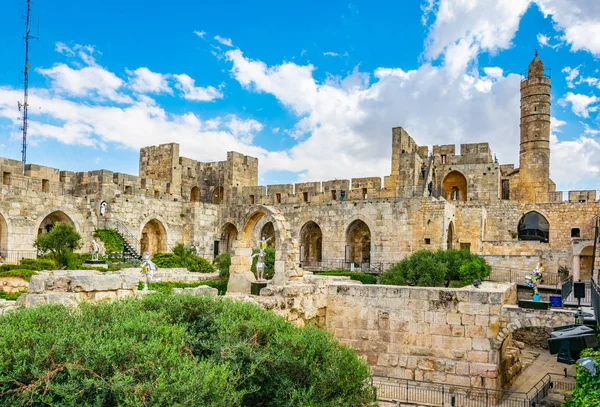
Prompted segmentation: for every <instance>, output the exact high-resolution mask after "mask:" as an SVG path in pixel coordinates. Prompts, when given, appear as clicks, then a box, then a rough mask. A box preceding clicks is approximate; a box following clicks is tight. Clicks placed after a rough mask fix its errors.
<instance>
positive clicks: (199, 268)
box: [152, 243, 215, 273]
mask: <svg viewBox="0 0 600 407" xmlns="http://www.w3.org/2000/svg"><path fill="white" fill-rule="evenodd" d="M152 261H153V262H154V264H156V265H157V266H158V267H159V268H187V269H188V271H191V272H196V273H214V271H215V267H214V266H213V265H212V264H211V263H210V262H209V261H208V260H206V259H205V258H203V257H200V256H196V255H195V254H193V253H192V251H191V250H190V249H189V248H187V247H185V246H184V245H182V244H181V243H178V244H177V245H176V246H175V247H174V248H173V252H172V253H155V254H154V255H153V256H152Z"/></svg>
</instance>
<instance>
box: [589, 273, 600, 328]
mask: <svg viewBox="0 0 600 407" xmlns="http://www.w3.org/2000/svg"><path fill="white" fill-rule="evenodd" d="M590 302H591V305H592V307H593V308H594V315H595V316H596V322H597V323H599V324H600V288H599V287H598V284H596V282H595V281H594V280H592V281H591V284H590Z"/></svg>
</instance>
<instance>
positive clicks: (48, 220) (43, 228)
mask: <svg viewBox="0 0 600 407" xmlns="http://www.w3.org/2000/svg"><path fill="white" fill-rule="evenodd" d="M56 222H62V223H66V224H67V225H71V226H73V227H74V228H75V223H74V222H73V220H72V219H71V218H70V217H69V216H68V215H67V214H66V213H64V212H63V211H54V212H52V213H50V214H48V215H47V216H46V217H45V218H44V219H42V221H41V222H40V225H39V226H38V231H37V234H38V235H41V234H43V233H48V232H50V231H51V230H52V228H53V227H54V224H55V223H56Z"/></svg>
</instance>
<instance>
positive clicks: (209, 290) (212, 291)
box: [172, 285, 219, 297]
mask: <svg viewBox="0 0 600 407" xmlns="http://www.w3.org/2000/svg"><path fill="white" fill-rule="evenodd" d="M172 292H173V294H191V295H205V296H208V297H216V296H217V295H219V290H217V289H216V288H213V287H209V286H207V285H201V286H198V287H193V288H173V290H172Z"/></svg>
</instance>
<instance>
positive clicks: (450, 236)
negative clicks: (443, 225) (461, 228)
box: [446, 222, 454, 250]
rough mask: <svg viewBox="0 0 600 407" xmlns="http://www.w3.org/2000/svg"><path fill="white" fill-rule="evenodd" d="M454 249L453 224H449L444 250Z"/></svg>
mask: <svg viewBox="0 0 600 407" xmlns="http://www.w3.org/2000/svg"><path fill="white" fill-rule="evenodd" d="M453 248H454V222H450V224H449V225H448V237H447V240H446V249H448V250H451V249H453Z"/></svg>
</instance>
